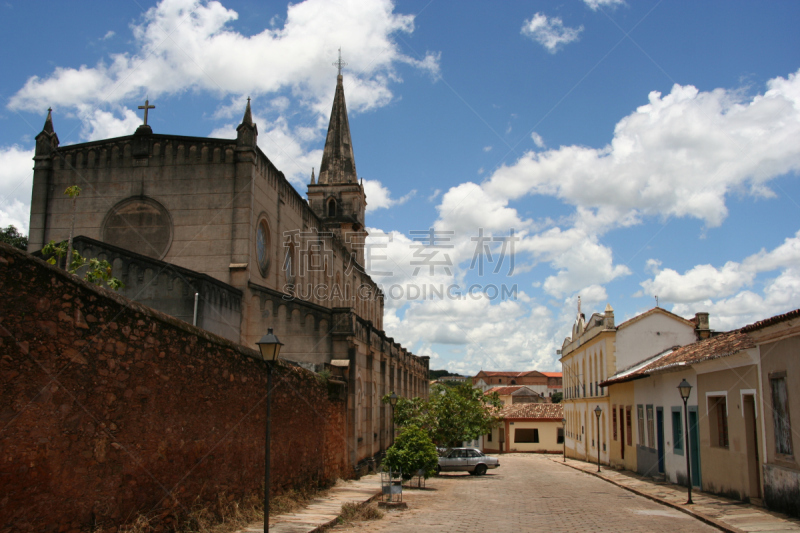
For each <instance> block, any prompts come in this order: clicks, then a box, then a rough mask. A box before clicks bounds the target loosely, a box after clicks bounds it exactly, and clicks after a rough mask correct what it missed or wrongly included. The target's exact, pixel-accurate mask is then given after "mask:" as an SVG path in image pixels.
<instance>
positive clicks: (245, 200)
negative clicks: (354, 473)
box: [28, 72, 429, 466]
mask: <svg viewBox="0 0 800 533" xmlns="http://www.w3.org/2000/svg"><path fill="white" fill-rule="evenodd" d="M140 108H143V109H144V110H145V120H144V124H143V125H142V126H140V127H139V128H138V129H137V130H136V132H135V133H134V134H133V135H129V136H126V137H118V138H114V139H104V140H99V141H93V142H88V143H81V144H75V145H70V146H59V141H58V135H57V134H56V132H55V129H54V127H53V119H52V115H51V113H48V116H47V119H46V121H45V125H44V128H43V130H42V132H41V133H39V135H37V137H36V150H35V157H34V177H33V194H32V200H31V219H30V235H29V245H28V250H29V251H30V252H36V251H37V250H40V249H41V248H42V247H43V246H44V244H46V243H47V242H49V241H51V240H54V241H62V240H65V239H67V238H68V235H69V231H70V225H71V223H72V217H73V202H72V200H71V199H70V198H69V197H67V196H66V195H64V190H65V189H66V188H67V187H69V186H72V185H78V186H79V187H81V189H82V191H81V194H80V196H79V197H78V199H77V203H76V207H75V210H74V211H75V213H76V214H75V222H74V223H75V235H77V236H78V237H76V238H75V247H76V249H77V250H79V251H81V252H82V253H83V255H84V256H89V257H99V258H104V259H107V260H108V261H109V262H110V263H111V264H112V265H113V275H114V276H116V277H118V278H120V279H121V280H122V281H123V282H124V283H125V288H124V289H123V290H122V291H121V294H123V295H124V296H127V297H128V298H131V299H133V300H136V301H139V302H141V303H144V304H146V305H149V306H150V307H153V308H155V309H158V310H160V311H163V312H165V313H168V314H170V315H172V316H175V317H177V318H180V319H182V320H185V321H187V322H189V323H193V324H195V325H197V326H198V327H201V328H204V329H206V330H208V331H211V332H213V333H216V334H218V335H221V336H223V337H226V338H228V339H230V340H233V341H235V342H238V343H240V344H243V345H246V346H249V347H251V348H254V347H255V342H256V341H257V340H259V339H260V338H261V336H262V335H264V333H266V331H267V328H273V330H274V332H275V334H276V335H277V336H278V337H279V338H280V340H281V342H283V343H284V347H283V350H282V352H281V356H282V357H283V358H285V359H288V360H290V361H294V362H297V363H299V364H301V365H302V366H305V367H307V368H311V369H313V370H316V371H321V370H323V369H324V370H328V371H329V372H330V373H331V376H332V377H333V378H334V379H336V378H337V377H339V378H341V379H342V380H343V381H346V383H347V395H348V427H347V428H346V433H347V436H348V437H347V438H348V445H349V446H348V449H349V450H350V460H351V463H352V464H353V465H354V466H355V465H357V464H359V463H360V462H362V461H365V460H368V459H369V458H371V457H373V456H375V455H377V454H379V453H380V452H381V451H383V450H385V449H386V448H387V447H388V446H389V445H390V444H391V438H392V433H391V431H392V428H391V424H390V418H391V413H390V407H389V406H386V405H384V404H382V403H381V402H380V398H381V397H382V396H383V395H385V394H389V393H391V392H393V391H394V392H396V393H397V394H398V395H400V396H403V397H414V396H420V397H426V396H427V394H428V362H429V361H428V358H427V357H419V356H416V355H413V354H412V353H410V352H408V351H407V350H406V349H404V348H403V347H402V346H400V345H399V344H398V343H396V342H394V340H393V339H392V338H390V337H387V335H386V334H385V332H384V331H383V294H382V293H381V291H380V289H379V288H378V286H377V285H376V284H375V283H374V282H373V280H372V279H371V278H370V276H369V275H368V274H367V273H366V272H365V270H364V267H363V265H364V242H365V239H366V237H367V231H366V228H365V210H366V206H367V198H366V196H365V194H364V188H363V185H362V183H360V182H359V179H358V175H357V173H356V165H355V157H354V153H353V143H352V140H351V137H350V127H349V123H348V118H347V107H346V104H345V96H344V87H343V82H342V75H341V72H340V73H339V76H338V78H337V83H336V93H335V96H334V100H333V108H332V110H331V117H330V124H329V126H328V132H327V137H326V140H325V148H324V151H323V156H322V162H321V164H320V167H319V176H318V177H315V176H314V173H313V171H312V173H311V181H310V183H309V185H308V191H307V199H306V198H304V197H303V196H302V195H301V194H300V193H299V192H298V191H296V190H295V189H294V187H292V185H291V184H290V183H289V182H288V181H287V179H286V178H285V177H284V175H283V173H282V172H281V171H280V170H279V169H277V168H276V167H275V165H273V164H272V162H271V161H270V160H269V158H268V157H267V156H266V155H265V154H264V152H262V151H261V149H260V148H259V147H258V145H257V142H256V141H257V138H258V128H257V126H256V124H255V123H253V120H252V116H251V109H250V100H249V99H248V101H247V107H246V109H245V111H244V116H243V118H242V122H241V124H239V126H238V127H237V136H236V139H211V138H204V137H186V136H178V135H169V134H159V133H154V132H153V130H152V128H151V127H150V126H149V125H147V114H146V113H147V110H148V109H151V108H152V107H150V106H149V102H147V103H146V104H145V106H140Z"/></svg>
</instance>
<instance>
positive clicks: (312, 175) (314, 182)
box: [311, 167, 317, 185]
mask: <svg viewBox="0 0 800 533" xmlns="http://www.w3.org/2000/svg"><path fill="white" fill-rule="evenodd" d="M316 183H317V181H316V179H314V167H311V185H316Z"/></svg>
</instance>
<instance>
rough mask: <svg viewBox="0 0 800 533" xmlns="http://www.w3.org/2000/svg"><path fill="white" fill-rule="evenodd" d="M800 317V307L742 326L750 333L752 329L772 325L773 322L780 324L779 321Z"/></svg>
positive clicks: (743, 329)
mask: <svg viewBox="0 0 800 533" xmlns="http://www.w3.org/2000/svg"><path fill="white" fill-rule="evenodd" d="M797 317H800V309H795V310H794V311H789V312H788V313H784V314H782V315H776V316H773V317H771V318H767V319H765V320H759V321H758V322H755V323H753V324H749V325H747V326H745V327H743V328H742V331H743V332H745V333H748V332H750V331H756V330H758V329H762V328H765V327H767V326H772V325H773V324H778V323H779V322H785V321H786V320H791V319H792V318H797Z"/></svg>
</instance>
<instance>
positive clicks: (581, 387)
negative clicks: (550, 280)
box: [561, 300, 710, 469]
mask: <svg viewBox="0 0 800 533" xmlns="http://www.w3.org/2000/svg"><path fill="white" fill-rule="evenodd" d="M709 335H710V329H708V313H698V314H697V315H696V316H695V317H694V318H693V319H692V320H687V319H685V318H682V317H680V316H678V315H676V314H674V313H670V312H669V311H667V310H665V309H662V308H660V307H655V308H653V309H650V310H649V311H647V312H645V313H642V314H640V315H638V316H636V317H634V318H632V319H630V320H627V321H625V322H623V323H621V324H619V325H615V323H614V309H613V308H612V307H611V305H607V306H606V308H605V311H604V312H603V313H594V314H593V315H592V316H591V317H590V318H589V320H586V318H585V316H584V315H583V314H582V313H581V311H580V300H579V301H578V316H577V318H576V320H575V324H574V325H573V328H572V335H571V336H570V337H567V338H566V339H565V340H564V343H563V345H562V349H561V365H562V372H563V375H564V399H563V400H562V403H563V404H564V417H565V419H566V426H565V428H566V432H565V439H566V455H567V457H572V458H576V459H582V460H585V461H592V462H595V461H597V460H598V455H599V457H600V461H601V462H604V463H608V462H609V461H610V460H611V457H612V456H613V457H615V459H616V461H617V463H619V464H622V465H623V466H625V467H626V468H629V469H635V465H636V464H637V458H636V455H637V449H636V440H635V438H634V436H633V434H632V433H633V431H632V430H633V428H634V425H635V424H636V420H637V418H636V417H637V415H638V413H637V412H636V407H635V405H636V402H635V398H634V389H633V387H631V386H621V387H620V388H619V390H618V391H616V394H617V398H616V401H614V402H612V401H611V399H610V397H609V391H608V390H607V388H606V387H605V386H604V384H603V383H604V382H605V381H606V380H608V379H609V378H611V377H612V376H614V375H616V374H617V373H618V372H622V371H631V370H633V369H636V368H637V367H638V366H639V365H641V364H642V362H643V361H646V360H647V359H648V358H650V357H652V356H653V354H659V353H663V352H665V350H668V349H670V348H673V347H675V346H683V345H686V344H691V343H693V342H695V341H697V340H698V339H701V338H705V337H707V336H709ZM598 407H599V410H597V408H598ZM598 413H599V415H600V416H599V417H598V416H597V414H598ZM654 416H655V415H654ZM614 421H617V424H618V427H620V428H621V429H620V430H619V433H620V434H621V435H622V436H621V438H622V441H621V442H618V447H617V448H616V449H612V448H611V447H610V446H609V438H608V435H609V431H610V430H611V427H612V422H614ZM612 454H613V455H612Z"/></svg>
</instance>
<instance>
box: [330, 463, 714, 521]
mask: <svg viewBox="0 0 800 533" xmlns="http://www.w3.org/2000/svg"><path fill="white" fill-rule="evenodd" d="M500 461H501V466H500V468H498V469H496V470H490V471H489V473H488V474H487V475H485V476H482V477H474V476H470V475H468V474H467V473H463V474H462V473H451V474H444V475H442V476H439V477H436V478H431V479H429V480H428V482H427V489H428V490H413V489H412V490H408V489H406V490H405V491H404V495H403V498H404V501H406V502H407V503H408V507H409V508H408V510H406V511H390V512H387V513H386V515H385V516H384V518H383V519H381V520H377V521H373V522H362V523H359V524H356V525H353V526H349V527H342V526H339V527H336V528H334V531H359V532H363V533H366V532H375V533H377V532H387V533H388V532H397V533H400V532H414V533H422V532H434V531H435V532H453V533H472V532H476V533H477V532H481V533H482V532H486V531H492V532H498V533H505V532H508V533H520V532H522V531H547V532H553V531H568V532H580V531H614V532H616V531H648V532H650V531H665V532H674V531H682V532H688V531H717V529H715V528H713V527H711V526H709V525H706V524H704V523H702V522H700V521H698V520H696V519H694V518H692V517H691V516H689V515H687V514H685V513H682V512H680V511H677V510H675V509H671V508H669V507H666V506H662V505H659V504H657V503H655V502H653V501H650V500H648V499H646V498H643V497H641V496H637V495H635V494H633V493H631V492H628V491H626V490H624V489H622V488H619V487H616V486H614V485H611V484H609V483H607V482H606V481H603V480H601V479H598V478H596V477H594V476H591V475H588V474H586V473H583V472H579V471H576V470H573V469H572V468H566V467H564V466H562V465H559V464H557V463H554V462H553V461H552V460H550V459H548V458H547V457H544V456H537V455H523V454H520V455H513V454H509V455H503V456H502V458H501V460H500Z"/></svg>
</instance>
